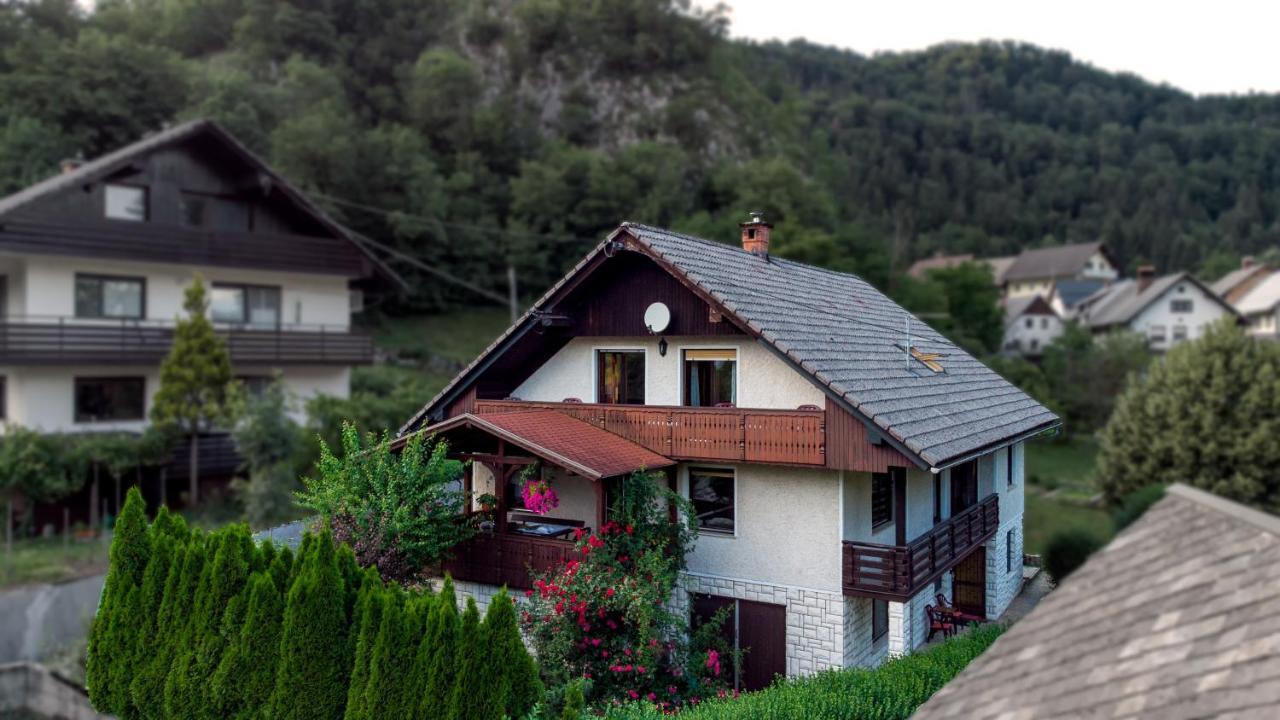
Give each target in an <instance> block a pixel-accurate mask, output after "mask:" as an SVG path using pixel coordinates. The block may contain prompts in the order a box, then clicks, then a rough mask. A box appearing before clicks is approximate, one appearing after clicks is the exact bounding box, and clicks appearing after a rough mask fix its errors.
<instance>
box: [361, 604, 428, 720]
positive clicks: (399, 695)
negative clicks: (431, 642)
mask: <svg viewBox="0 0 1280 720" xmlns="http://www.w3.org/2000/svg"><path fill="white" fill-rule="evenodd" d="M387 597H388V601H386V602H385V603H384V604H383V606H382V621H381V622H380V623H379V629H378V637H377V640H376V642H374V644H373V652H372V653H371V654H370V656H369V680H368V684H367V687H366V688H365V699H364V705H365V712H366V713H368V715H367V717H369V718H388V717H404V702H405V680H406V678H407V675H408V673H406V672H405V668H406V667H409V664H410V663H411V662H412V660H411V658H409V657H408V648H409V645H410V643H409V641H408V639H407V638H408V637H409V635H410V627H409V617H408V616H409V612H410V609H409V607H408V604H407V603H406V601H405V598H404V597H403V596H402V594H401V593H399V592H397V591H395V590H389V591H388V592H387ZM415 649H416V647H415Z"/></svg>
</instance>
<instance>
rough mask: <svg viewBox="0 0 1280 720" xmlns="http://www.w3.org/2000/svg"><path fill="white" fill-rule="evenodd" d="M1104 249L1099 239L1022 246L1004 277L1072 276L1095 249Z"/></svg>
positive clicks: (1041, 277)
mask: <svg viewBox="0 0 1280 720" xmlns="http://www.w3.org/2000/svg"><path fill="white" fill-rule="evenodd" d="M1099 251H1102V252H1106V251H1105V249H1104V248H1103V245H1102V243H1101V242H1090V243H1078V244H1075V245H1059V246H1057V247H1047V248H1038V249H1036V250H1024V251H1023V252H1022V253H1021V254H1019V255H1018V257H1017V258H1015V259H1014V261H1013V264H1012V265H1011V266H1009V269H1008V270H1007V271H1006V272H1005V274H1004V280H1006V281H1010V280H1040V279H1045V278H1069V277H1075V276H1076V275H1077V274H1079V273H1080V271H1082V270H1083V269H1084V267H1085V263H1087V262H1088V261H1089V258H1091V257H1093V255H1094V253H1097V252H1099Z"/></svg>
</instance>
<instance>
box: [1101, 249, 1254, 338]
mask: <svg viewBox="0 0 1280 720" xmlns="http://www.w3.org/2000/svg"><path fill="white" fill-rule="evenodd" d="M1077 317H1078V319H1079V320H1080V321H1081V322H1083V323H1085V324H1086V325H1087V326H1088V327H1089V328H1090V329H1092V330H1093V331H1094V332H1111V331H1113V330H1116V329H1126V330H1130V331H1132V332H1135V333H1138V334H1139V335H1142V336H1143V337H1146V338H1147V341H1148V343H1149V345H1150V347H1151V349H1152V350H1155V351H1157V352H1163V351H1165V350H1168V349H1169V348H1171V347H1173V346H1174V345H1177V344H1178V343H1181V342H1183V341H1186V340H1195V339H1196V338H1199V337H1200V336H1201V335H1203V334H1204V332H1205V330H1206V329H1207V328H1208V327H1209V326H1210V325H1211V324H1213V323H1214V322H1216V321H1218V320H1220V319H1222V318H1225V317H1232V318H1239V315H1238V313H1237V312H1236V310H1235V309H1234V308H1232V307H1231V306H1230V305H1228V304H1226V303H1225V302H1223V301H1222V299H1221V298H1219V297H1218V296H1217V295H1216V294H1215V293H1214V292H1213V290H1211V289H1209V288H1208V287H1206V286H1205V285H1204V284H1203V283H1201V282H1200V281H1199V280H1196V279H1195V277H1193V276H1192V275H1191V274H1190V273H1187V272H1179V273H1174V274H1172V275H1164V276H1162V277H1156V276H1155V269H1154V268H1152V267H1150V266H1145V267H1142V268H1139V269H1138V276H1137V278H1134V279H1132V280H1121V281H1119V282H1116V283H1114V284H1112V285H1109V286H1107V287H1106V288H1104V289H1103V290H1100V291H1099V292H1098V293H1096V294H1094V295H1093V296H1091V297H1089V298H1088V299H1086V300H1085V301H1083V302H1082V303H1081V304H1080V305H1079V307H1078V310H1077Z"/></svg>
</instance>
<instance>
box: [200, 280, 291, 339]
mask: <svg viewBox="0 0 1280 720" xmlns="http://www.w3.org/2000/svg"><path fill="white" fill-rule="evenodd" d="M209 311H210V315H211V316H212V317H213V321H214V322H222V323H232V324H235V325H249V326H251V327H259V328H275V327H279V326H280V288H278V287H262V286H258V285H225V284H221V283H215V284H214V285H213V289H212V291H211V292H210V301H209Z"/></svg>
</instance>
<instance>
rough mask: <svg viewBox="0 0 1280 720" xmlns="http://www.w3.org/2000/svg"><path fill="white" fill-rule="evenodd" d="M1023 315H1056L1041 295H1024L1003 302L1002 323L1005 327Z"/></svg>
mask: <svg viewBox="0 0 1280 720" xmlns="http://www.w3.org/2000/svg"><path fill="white" fill-rule="evenodd" d="M1023 315H1053V316H1054V317H1057V315H1058V313H1056V312H1054V311H1053V306H1052V305H1050V304H1049V301H1048V300H1045V299H1044V296H1042V295H1026V296H1024V297H1014V298H1009V299H1008V300H1006V301H1005V303H1004V322H1005V324H1006V325H1008V324H1009V323H1011V322H1013V321H1014V320H1017V319H1018V318H1020V317H1022V316H1023Z"/></svg>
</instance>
